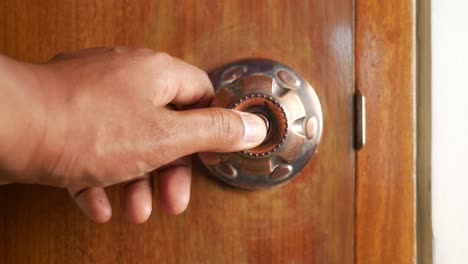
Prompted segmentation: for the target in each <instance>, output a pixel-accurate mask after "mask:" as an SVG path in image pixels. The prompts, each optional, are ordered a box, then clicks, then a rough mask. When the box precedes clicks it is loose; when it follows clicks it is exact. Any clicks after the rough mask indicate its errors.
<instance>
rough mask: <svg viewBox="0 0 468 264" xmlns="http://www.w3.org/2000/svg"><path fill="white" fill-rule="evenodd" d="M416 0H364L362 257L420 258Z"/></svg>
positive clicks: (360, 15) (359, 45)
mask: <svg viewBox="0 0 468 264" xmlns="http://www.w3.org/2000/svg"><path fill="white" fill-rule="evenodd" d="M415 56H416V53H415V1H414V0H394V1H367V0H357V1H356V57H355V58H356V83H357V89H359V90H360V91H362V92H363V94H365V95H366V97H367V109H368V115H367V145H366V147H365V148H364V149H362V150H361V151H360V152H359V153H358V154H357V160H356V162H357V175H356V194H357V195H356V229H355V230H356V263H359V264H364V263H415V262H416V259H415V258H416V249H415V245H416V240H415V239H416V238H415V232H416V227H415V125H416V124H415V91H416V87H415Z"/></svg>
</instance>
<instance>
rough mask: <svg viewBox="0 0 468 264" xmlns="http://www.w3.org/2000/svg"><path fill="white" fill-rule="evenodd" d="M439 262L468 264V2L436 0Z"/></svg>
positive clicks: (436, 239) (434, 149)
mask: <svg viewBox="0 0 468 264" xmlns="http://www.w3.org/2000/svg"><path fill="white" fill-rule="evenodd" d="M431 10H432V224H433V235H434V240H433V256H434V263H435V264H458V263H460V264H462V263H463V264H466V263H468V1H466V0H432V7H431Z"/></svg>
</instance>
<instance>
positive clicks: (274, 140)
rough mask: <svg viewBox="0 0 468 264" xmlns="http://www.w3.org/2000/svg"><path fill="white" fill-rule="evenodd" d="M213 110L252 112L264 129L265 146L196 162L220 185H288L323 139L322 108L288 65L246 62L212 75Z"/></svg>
mask: <svg viewBox="0 0 468 264" xmlns="http://www.w3.org/2000/svg"><path fill="white" fill-rule="evenodd" d="M211 80H212V82H213V85H214V88H215V91H216V96H215V99H214V101H213V105H212V106H213V107H223V108H230V109H235V110H239V111H245V112H251V113H254V114H257V115H258V116H260V117H261V118H262V119H263V120H264V121H265V125H266V126H267V130H268V132H267V136H266V139H265V141H264V142H263V143H262V144H261V145H260V146H258V147H256V148H253V149H249V150H245V151H241V152H236V153H204V154H200V155H199V156H200V159H201V160H202V162H203V163H204V164H205V166H206V167H207V168H208V169H209V170H210V171H211V172H212V173H213V174H214V175H215V176H216V177H217V178H219V179H220V180H222V181H224V182H226V183H228V184H230V185H233V186H237V187H240V188H244V189H249V190H261V189H266V188H270V187H273V186H276V185H279V184H282V183H284V182H286V181H289V180H291V179H292V178H293V177H294V176H295V175H297V174H298V173H299V172H300V171H301V170H302V169H303V168H304V166H305V165H306V164H307V162H308V161H309V160H310V159H311V158H312V155H313V154H314V153H315V150H316V148H317V145H318V143H319V142H320V138H321V135H322V129H323V118H322V108H321V106H320V102H319V99H318V97H317V94H316V93H315V91H314V89H312V87H311V86H310V84H309V83H307V82H306V81H305V80H304V79H303V78H302V77H301V76H300V75H299V74H297V73H296V72H295V71H293V70H292V69H291V68H289V67H288V66H286V65H283V64H281V63H279V62H275V61H272V60H266V59H247V60H242V61H238V62H234V63H231V64H229V65H226V66H224V67H222V68H220V69H219V70H217V71H215V72H213V73H212V74H211Z"/></svg>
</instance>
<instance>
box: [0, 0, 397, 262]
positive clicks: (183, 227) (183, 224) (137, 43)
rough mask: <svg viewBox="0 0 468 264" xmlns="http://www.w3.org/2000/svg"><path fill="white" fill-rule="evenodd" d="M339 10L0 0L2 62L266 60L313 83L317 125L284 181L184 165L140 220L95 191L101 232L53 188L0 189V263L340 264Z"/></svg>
mask: <svg viewBox="0 0 468 264" xmlns="http://www.w3.org/2000/svg"><path fill="white" fill-rule="evenodd" d="M353 8H354V6H353V2H352V1H349V0H327V1H325V0H311V1H281V0H276V1H250V0H249V1H247V0H244V1H234V0H232V1H222V2H221V1H208V0H203V1H201V0H198V1H188V0H187V1H172V0H165V1H150V0H141V1H126V0H104V1H79V0H74V1H73V0H69V1H53V0H43V1H33V0H2V1H1V2H0V52H2V53H5V54H7V55H9V56H12V57H14V58H17V59H21V60H26V61H31V62H42V61H45V60H47V59H48V58H50V57H52V56H53V55H54V54H55V53H57V52H59V51H63V50H76V49H81V48H86V47H93V46H114V45H126V46H134V47H150V48H153V49H155V50H160V51H166V52H169V53H170V54H172V55H174V56H177V57H180V58H182V59H185V60H187V61H188V62H191V63H193V64H195V65H197V66H199V67H201V68H202V69H205V70H207V71H209V70H212V69H214V68H216V67H219V66H221V65H223V64H225V63H227V62H231V61H233V60H237V59H240V58H245V57H264V58H271V59H275V60H278V61H281V62H284V63H285V64H288V65H289V66H291V67H292V68H294V69H297V70H298V72H299V73H300V74H302V75H303V76H304V77H305V79H307V80H309V82H310V83H311V84H312V86H313V87H315V89H316V91H317V93H318V95H319V98H320V100H321V103H322V107H323V112H324V122H325V129H324V134H323V140H322V142H321V145H320V146H319V152H318V154H317V155H316V157H315V158H314V159H313V161H312V162H310V163H309V165H308V166H307V168H306V169H305V170H304V172H303V173H302V174H301V175H300V176H299V177H297V178H296V179H295V180H294V181H292V182H291V183H289V184H287V185H285V186H282V187H280V188H277V189H274V190H270V191H264V192H241V191H237V190H234V189H230V188H227V187H225V186H224V185H222V184H219V183H217V182H216V181H214V180H213V179H212V178H211V177H209V175H208V173H207V171H206V170H204V169H203V168H201V166H200V165H199V164H196V167H195V169H194V177H193V186H192V198H191V203H190V206H189V208H188V210H187V211H186V212H185V213H184V214H182V215H180V216H176V217H171V216H168V215H165V214H164V213H162V212H161V211H160V210H159V208H158V206H156V208H154V212H153V215H152V216H151V218H150V220H149V221H148V223H146V224H144V225H140V226H134V225H129V224H126V223H124V222H123V220H122V218H121V213H120V210H119V209H118V207H119V206H118V205H119V202H120V201H119V199H120V197H119V191H120V188H121V186H115V187H112V188H110V189H109V190H108V194H109V196H110V199H111V201H112V204H113V207H114V217H113V219H112V220H111V221H110V222H109V223H108V224H104V225H97V224H93V223H91V222H90V221H89V220H87V219H86V218H85V216H84V215H83V214H82V213H81V212H80V211H79V209H78V208H77V207H76V206H75V205H74V204H73V202H72V201H71V199H70V198H69V197H68V196H67V194H66V192H65V191H63V190H58V189H54V188H49V187H38V186H25V185H10V186H3V187H0V212H1V213H0V232H1V237H2V239H1V243H0V262H1V263H153V262H156V263H352V262H353V260H354V198H355V190H354V178H355V167H354V162H355V160H354V159H355V157H354V151H353V149H352V145H353V140H352V103H353V102H352V98H353V96H352V95H353V92H354V71H353V67H354V61H353V56H354V50H353V45H354V42H353V23H354V17H353V12H354V10H353ZM395 34H396V32H395ZM381 92H382V91H379V92H378V93H381ZM394 99H395V98H392V100H394ZM405 106H406V105H405ZM392 135H393V134H392ZM405 154H406V153H405ZM403 157H406V156H403ZM359 198H360V199H362V197H359ZM154 203H155V204H158V197H157V194H156V195H155V197H154ZM369 209H371V208H369ZM391 209H395V208H393V207H392V208H391ZM359 227H360V228H362V223H361V225H360V226H359Z"/></svg>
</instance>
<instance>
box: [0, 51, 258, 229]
mask: <svg viewBox="0 0 468 264" xmlns="http://www.w3.org/2000/svg"><path fill="white" fill-rule="evenodd" d="M3 60H4V62H3V64H2V63H0V75H1V74H3V73H2V69H3V72H7V74H8V75H9V76H14V78H12V79H14V80H16V81H12V82H10V83H9V82H6V84H5V83H4V84H3V87H6V88H2V89H4V92H5V90H6V94H7V95H9V96H10V97H9V99H8V101H9V103H5V104H4V107H0V110H1V111H7V113H8V111H9V116H10V118H6V119H5V120H6V121H4V123H6V124H2V123H1V122H0V125H7V126H6V127H8V130H7V131H6V132H4V133H3V134H2V133H0V141H1V142H0V147H2V148H0V165H1V166H2V167H3V168H4V170H7V171H8V172H9V175H13V176H10V178H7V179H5V178H4V179H1V178H0V181H2V180H3V181H5V180H7V181H10V182H23V183H38V184H46V185H52V186H58V187H65V188H67V189H68V191H69V193H70V194H71V196H72V197H73V199H74V200H75V201H76V203H77V204H78V205H79V206H80V207H81V209H82V210H83V211H84V212H85V213H86V214H87V215H88V216H89V217H90V218H91V219H93V220H94V221H96V222H106V221H107V220H108V219H110V217H111V214H112V213H111V211H112V210H111V206H110V203H109V201H108V198H107V196H106V193H105V191H104V189H103V187H106V186H109V185H113V184H117V183H121V182H124V183H125V187H124V190H123V192H124V193H123V204H122V206H123V210H124V213H125V215H126V217H127V218H128V220H129V221H131V222H135V223H141V222H144V221H146V220H147V218H148V217H149V215H150V214H151V210H152V183H151V180H152V177H151V176H150V174H151V172H153V171H154V170H156V169H158V172H159V176H158V177H157V179H158V180H159V195H160V200H161V202H162V207H163V208H165V209H166V210H167V211H168V212H169V213H173V214H178V213H181V212H183V211H184V210H185V209H186V207H187V205H188V202H189V196H190V181H191V168H190V167H191V162H190V160H191V158H190V155H191V154H192V153H196V152H232V151H239V150H244V149H249V148H252V147H255V146H257V145H259V144H260V143H261V142H262V141H263V139H264V137H265V134H266V129H265V125H264V123H263V121H262V120H261V119H260V118H259V117H257V116H255V115H251V114H247V113H241V112H236V111H233V110H228V109H215V108H204V107H207V106H209V105H210V102H211V100H212V98H213V96H214V92H213V87H212V85H211V83H210V81H209V79H208V77H207V75H206V73H204V72H203V71H201V70H200V69H198V68H196V67H194V66H192V65H189V64H187V63H185V62H183V61H181V60H178V59H176V58H173V57H171V56H169V55H167V54H165V53H154V52H153V51H151V50H146V49H129V48H97V49H88V50H83V51H79V52H74V53H64V54H60V55H58V56H56V57H55V58H53V59H52V60H51V61H50V62H48V63H46V64H43V65H31V64H24V63H18V62H14V61H11V60H8V59H6V58H3ZM5 60H8V61H7V62H5ZM2 65H3V68H2ZM25 76H27V77H25ZM21 79H27V80H24V81H18V80H21ZM0 84H1V83H0ZM23 86H26V87H23ZM0 87H2V86H1V85H0ZM9 87H10V88H9ZM11 87H15V89H12V88H11ZM18 87H22V88H21V89H23V90H21V89H19V88H18ZM23 91H24V92H23ZM0 92H1V90H0ZM18 93H19V94H20V95H18ZM12 98H13V99H12ZM15 98H16V101H15ZM0 100H3V99H0ZM1 103H2V102H1V101H0V105H1ZM12 109H23V110H24V109H28V110H24V111H23V110H22V111H19V113H18V111H13V110H12ZM175 109H183V110H175ZM12 113H13V114H12ZM1 117H3V116H2V115H1V114H0V119H1ZM8 122H10V123H8ZM2 127H3V126H2ZM20 138H22V139H20ZM2 149H3V151H2ZM5 152H6V153H5ZM0 177H2V174H0Z"/></svg>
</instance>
